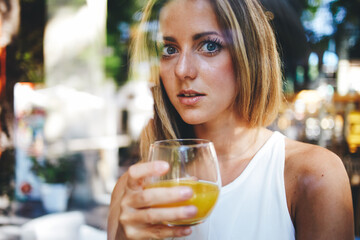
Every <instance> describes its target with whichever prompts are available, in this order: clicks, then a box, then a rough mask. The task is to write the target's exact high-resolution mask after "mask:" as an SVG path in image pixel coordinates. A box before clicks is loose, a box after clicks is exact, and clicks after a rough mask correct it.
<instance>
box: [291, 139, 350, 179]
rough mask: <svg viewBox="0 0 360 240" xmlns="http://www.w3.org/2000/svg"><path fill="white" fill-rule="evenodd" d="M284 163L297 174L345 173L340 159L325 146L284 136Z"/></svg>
mask: <svg viewBox="0 0 360 240" xmlns="http://www.w3.org/2000/svg"><path fill="white" fill-rule="evenodd" d="M285 158H286V164H287V165H289V167H291V170H292V171H294V172H293V173H295V172H296V173H297V174H301V175H303V174H315V175H317V174H320V177H324V176H325V175H324V174H326V173H327V172H328V171H336V172H337V171H339V172H340V173H345V172H344V171H345V168H344V165H343V162H342V160H341V159H340V158H339V156H337V155H336V154H335V153H333V152H331V151H329V150H328V149H326V148H323V147H320V146H317V145H313V144H308V143H303V142H299V141H294V140H291V139H288V138H286V142H285Z"/></svg>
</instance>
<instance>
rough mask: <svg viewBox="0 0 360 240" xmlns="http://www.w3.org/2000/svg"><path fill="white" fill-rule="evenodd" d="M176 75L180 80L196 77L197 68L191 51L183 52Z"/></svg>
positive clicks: (176, 67) (177, 65)
mask: <svg viewBox="0 0 360 240" xmlns="http://www.w3.org/2000/svg"><path fill="white" fill-rule="evenodd" d="M175 75H176V76H177V78H178V79H180V80H193V79H195V78H196V75H197V69H196V64H195V60H194V56H192V54H191V53H189V52H182V53H181V54H180V56H179V59H178V61H177V63H176V66H175Z"/></svg>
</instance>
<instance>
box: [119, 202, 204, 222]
mask: <svg viewBox="0 0 360 240" xmlns="http://www.w3.org/2000/svg"><path fill="white" fill-rule="evenodd" d="M197 211H198V210H197V208H196V207H195V206H192V205H189V206H183V207H173V208H146V209H141V210H138V211H134V212H132V213H131V214H130V213H129V214H124V215H122V217H121V218H120V221H121V222H122V223H123V224H124V225H126V224H129V225H131V224H132V223H137V222H142V223H145V224H149V225H154V224H160V223H162V222H170V221H176V220H184V219H188V218H192V217H195V215H196V214H197Z"/></svg>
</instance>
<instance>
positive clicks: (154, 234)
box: [127, 224, 192, 239]
mask: <svg viewBox="0 0 360 240" xmlns="http://www.w3.org/2000/svg"><path fill="white" fill-rule="evenodd" d="M191 232H192V231H191V228H190V227H168V226H166V225H162V224H159V225H152V226H151V227H145V228H143V229H142V231H141V232H139V231H138V229H136V228H128V229H127V237H128V238H129V239H149V238H151V239H163V238H170V237H184V236H187V235H190V234H191Z"/></svg>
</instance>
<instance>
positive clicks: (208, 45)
mask: <svg viewBox="0 0 360 240" xmlns="http://www.w3.org/2000/svg"><path fill="white" fill-rule="evenodd" d="M222 48H223V45H222V44H221V41H220V40H218V39H215V40H211V39H208V40H206V41H204V42H202V44H201V45H200V49H199V50H200V51H201V52H204V53H206V54H211V55H213V54H215V53H218V52H220V50H221V49H222Z"/></svg>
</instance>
